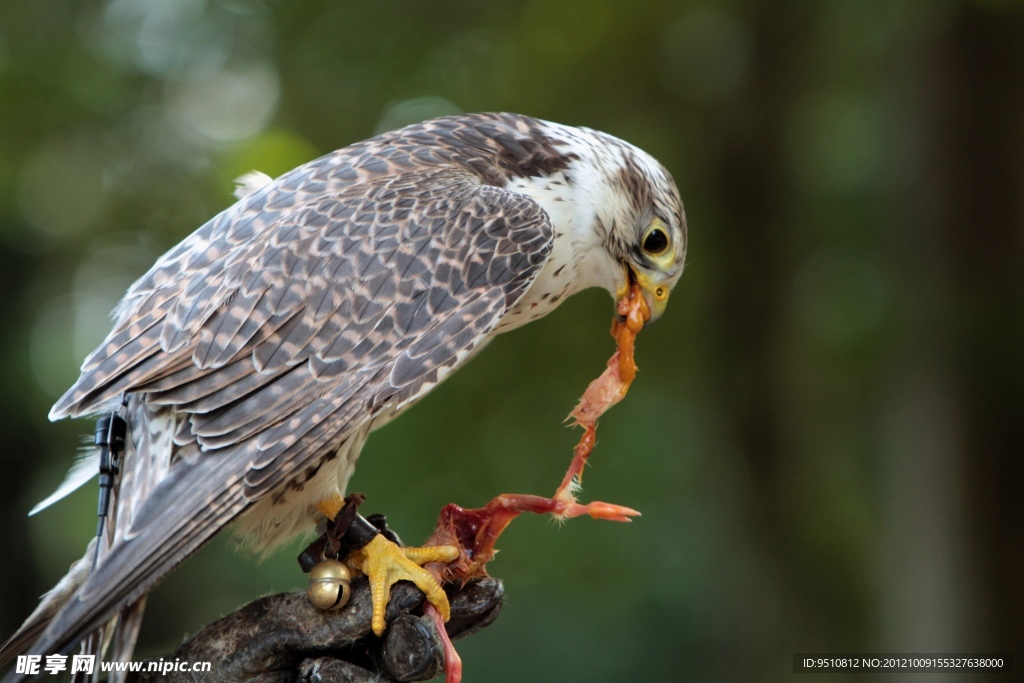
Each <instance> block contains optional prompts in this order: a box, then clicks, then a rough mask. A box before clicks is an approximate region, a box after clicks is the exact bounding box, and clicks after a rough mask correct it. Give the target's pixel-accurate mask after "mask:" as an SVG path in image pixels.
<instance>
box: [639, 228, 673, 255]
mask: <svg viewBox="0 0 1024 683" xmlns="http://www.w3.org/2000/svg"><path fill="white" fill-rule="evenodd" d="M666 250H668V233H666V232H665V231H664V230H663V229H662V228H660V227H658V226H657V225H655V226H654V227H652V228H651V229H650V230H648V231H647V234H646V235H644V251H646V252H647V254H648V255H649V256H661V255H662V254H664V253H665V251H666Z"/></svg>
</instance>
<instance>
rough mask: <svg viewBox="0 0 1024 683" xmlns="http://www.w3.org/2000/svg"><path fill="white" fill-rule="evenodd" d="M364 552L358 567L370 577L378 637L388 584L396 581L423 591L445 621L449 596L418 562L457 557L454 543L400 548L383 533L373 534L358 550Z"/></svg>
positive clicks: (380, 632)
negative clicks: (371, 538)
mask: <svg viewBox="0 0 1024 683" xmlns="http://www.w3.org/2000/svg"><path fill="white" fill-rule="evenodd" d="M360 552H361V553H362V554H363V560H362V563H361V564H362V566H361V570H362V572H363V573H364V574H366V576H367V577H369V579H370V597H371V601H372V603H373V620H372V622H371V626H372V628H373V632H374V633H375V634H377V635H378V636H381V635H383V634H384V630H385V629H386V628H387V622H386V621H385V618H384V613H385V610H386V609H387V606H388V598H389V597H390V595H391V586H393V585H394V584H395V583H396V582H398V581H412V582H413V583H414V584H415V585H416V587H417V588H419V589H420V590H421V591H423V593H424V595H426V596H427V600H428V601H429V602H430V604H432V605H434V607H435V608H437V611H438V612H439V613H440V614H441V616H442V618H444V620H445V621H448V619H449V617H450V616H451V608H450V606H449V604H448V596H447V595H446V594H445V592H444V589H443V588H441V585H440V584H439V583H438V581H437V579H436V578H434V575H433V574H431V573H430V572H428V571H427V570H426V569H424V568H423V567H421V566H420V565H422V564H425V563H427V562H452V561H453V560H455V559H456V558H458V556H459V550H458V549H457V548H455V547H454V546H450V545H448V546H431V547H426V548H400V547H399V546H398V545H396V544H395V543H393V542H391V541H389V540H388V539H387V538H385V537H384V535H383V534H378V535H377V536H374V537H373V540H371V541H370V542H369V543H368V544H366V546H364V547H363V548H362V550H361V551H360Z"/></svg>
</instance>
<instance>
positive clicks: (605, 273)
mask: <svg viewBox="0 0 1024 683" xmlns="http://www.w3.org/2000/svg"><path fill="white" fill-rule="evenodd" d="M575 132H577V133H578V132H579V131H578V129H577V130H576V131H575ZM573 142H574V144H573V146H575V141H573ZM588 142H589V141H588ZM593 142H594V144H597V143H598V141H597V140H595V141H593ZM600 161H601V160H598V159H595V158H594V150H593V148H592V147H591V146H590V145H586V148H584V149H581V150H580V158H579V159H577V160H575V161H573V162H572V163H571V164H570V165H569V167H568V168H567V169H566V170H565V171H564V172H562V171H559V172H557V173H555V174H553V175H550V176H541V177H532V178H515V179H513V180H512V181H511V182H510V183H509V184H508V186H507V189H509V190H512V191H513V192H518V193H520V194H524V195H526V196H528V197H530V198H532V199H534V200H535V201H536V202H537V203H538V204H540V206H541V208H543V209H544V211H546V212H547V214H548V217H549V218H550V219H551V224H552V227H553V228H554V231H555V239H554V244H553V245H552V249H551V255H550V256H549V257H548V261H547V263H546V264H545V265H544V268H543V269H542V270H541V272H540V273H539V274H538V275H537V279H536V280H534V282H533V284H532V285H531V286H530V289H529V290H528V291H527V293H526V294H525V295H524V296H523V298H522V299H521V300H520V301H519V302H518V303H517V304H516V306H515V307H514V308H513V309H512V310H511V311H510V312H509V313H508V314H507V315H506V316H505V318H504V319H503V320H502V322H501V324H500V325H499V326H498V331H501V332H505V331H508V330H510V329H514V328H516V327H519V326H520V325H525V324H526V323H528V322H530V321H531V320H536V319H537V318H541V317H543V316H545V315H547V314H548V313H550V312H551V311H553V310H554V309H555V308H557V307H558V305H559V304H561V303H562V302H563V301H565V300H566V299H567V298H569V297H570V296H572V295H573V294H576V293H577V292H580V291H582V290H584V289H588V288H590V287H602V288H604V289H606V290H608V291H609V292H612V293H614V291H615V289H616V287H617V286H618V282H619V280H620V279H621V277H622V266H621V265H620V264H619V263H618V262H617V261H615V259H613V258H612V257H611V255H610V254H609V253H608V247H607V241H606V238H607V231H608V230H610V229H611V225H610V223H608V222H607V221H608V220H609V219H608V217H609V216H615V215H617V213H618V211H616V209H617V208H618V207H616V206H614V203H615V202H618V201H624V199H620V198H619V196H618V195H619V193H618V192H616V191H614V189H613V188H612V184H611V179H610V176H609V172H608V171H607V170H606V169H607V167H606V166H604V165H603V164H602V163H600Z"/></svg>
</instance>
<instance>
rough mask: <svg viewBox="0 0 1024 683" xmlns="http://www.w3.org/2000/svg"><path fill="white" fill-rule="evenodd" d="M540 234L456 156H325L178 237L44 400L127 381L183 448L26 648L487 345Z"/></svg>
mask: <svg viewBox="0 0 1024 683" xmlns="http://www.w3.org/2000/svg"><path fill="white" fill-rule="evenodd" d="M351 149H353V148H350V150H351ZM339 154H340V153H339ZM336 156H337V155H336ZM416 156H417V152H415V151H412V152H411V153H410V156H409V157H406V160H405V163H406V165H411V164H416V163H417V162H416V160H415V157H416ZM436 156H442V157H443V156H444V153H443V152H442V151H436V155H435V156H434V157H433V158H431V161H430V163H431V166H432V167H433V168H435V169H436V167H437V160H436ZM354 180H359V181H360V182H358V183H354V182H353V181H354ZM551 242H552V229H551V225H550V223H549V220H548V217H547V215H546V214H545V213H544V212H543V210H541V209H540V207H539V206H538V205H537V204H536V203H535V202H534V201H533V200H530V199H528V198H526V197H524V196H521V195H518V194H515V193H512V192H508V191H506V190H503V189H500V188H497V187H493V186H488V185H483V184H481V181H480V179H479V177H478V176H477V175H475V174H473V173H470V172H468V171H466V170H464V169H463V170H458V169H455V168H453V167H448V168H444V169H442V170H440V171H436V172H435V173H433V175H431V174H425V173H423V172H420V173H402V174H398V175H392V176H387V175H380V170H379V168H378V167H377V166H376V165H372V164H371V165H370V166H365V165H364V166H362V167H361V168H360V169H357V168H354V167H353V166H352V165H351V164H350V163H349V162H347V161H346V160H345V159H344V158H332V157H325V158H323V159H320V160H317V161H316V162H311V164H309V165H307V166H306V167H300V169H297V170H296V171H293V172H292V173H290V174H288V175H286V176H283V177H282V178H280V179H278V181H276V182H274V183H271V184H269V185H268V186H266V187H264V188H262V189H260V190H258V191H256V192H254V193H253V194H252V195H249V196H248V197H246V198H245V199H244V200H242V201H240V202H239V203H238V204H236V205H235V206H233V207H231V208H230V209H228V210H227V211H225V212H224V213H222V214H221V215H219V216H218V217H216V218H215V219H213V220H212V221H210V223H208V224H207V225H206V226H204V227H203V228H201V229H200V230H198V231H197V232H196V233H194V234H193V235H192V236H191V237H189V238H188V239H187V240H186V241H185V242H184V243H183V244H182V245H179V246H178V247H177V248H175V249H174V250H172V251H171V252H169V253H168V254H167V255H166V256H164V257H163V258H162V259H161V260H160V261H158V262H157V264H156V265H155V266H154V268H153V269H152V270H151V271H150V272H149V273H147V274H146V276H144V277H143V278H142V279H141V280H140V281H139V283H136V285H134V286H133V287H132V289H131V290H129V294H128V296H127V297H126V300H125V302H124V303H123V304H122V308H121V314H120V317H119V320H118V322H117V325H116V326H115V331H114V332H113V333H112V334H111V337H109V338H108V340H107V341H106V342H105V343H104V344H103V345H102V346H101V347H100V349H98V350H97V352H96V353H95V354H94V356H93V357H91V359H90V362H89V364H88V367H87V369H86V370H85V372H83V374H82V376H81V378H80V379H79V380H78V382H77V383H76V384H75V385H74V386H73V387H72V388H71V389H70V390H69V391H68V392H67V394H65V396H64V397H63V398H62V399H61V400H60V401H59V402H58V403H57V405H56V406H55V407H54V410H53V412H52V413H51V415H52V416H54V417H60V416H65V415H81V414H86V413H89V412H90V411H93V410H95V409H96V407H97V406H99V405H102V404H103V403H104V402H105V401H108V400H110V399H112V398H114V397H116V396H117V395H119V394H120V393H121V392H122V391H124V392H128V393H129V394H135V395H133V396H132V397H131V400H132V401H133V402H136V401H146V402H148V403H151V404H164V405H165V406H168V407H169V408H171V409H172V410H173V411H175V414H177V415H179V416H180V419H182V421H183V422H184V421H187V422H188V428H187V429H186V428H185V426H184V424H181V423H179V424H178V425H177V427H176V431H175V432H174V435H173V441H174V443H175V444H177V445H178V447H179V448H180V449H181V453H182V455H181V456H180V457H177V458H176V459H175V460H174V461H173V462H172V464H171V467H170V470H169V471H168V472H167V474H166V477H165V478H163V480H162V481H160V482H159V484H157V485H156V486H155V487H154V488H152V490H151V491H150V492H149V495H148V496H147V498H146V499H145V500H144V501H141V502H139V503H138V504H137V507H136V510H135V513H134V514H133V517H132V519H131V524H130V528H129V529H128V530H126V532H125V534H124V535H123V536H122V537H121V538H120V539H118V541H117V542H115V543H114V545H113V546H112V548H111V549H110V552H109V553H108V554H107V555H106V556H105V557H104V558H103V559H102V560H101V562H100V565H99V566H98V567H97V569H96V571H95V572H94V573H93V575H92V576H90V577H89V579H88V581H87V582H86V583H85V584H84V585H83V587H82V588H81V590H80V591H79V592H78V594H76V596H75V598H74V599H72V600H71V601H70V602H69V604H68V606H67V607H66V608H65V609H64V611H63V612H61V614H60V615H58V617H57V618H56V619H55V620H54V622H53V623H52V624H51V625H50V627H49V628H48V629H47V631H46V632H45V633H44V634H43V636H42V637H41V639H40V640H39V641H38V642H37V643H36V644H35V645H34V646H33V648H32V649H33V651H35V652H43V651H45V652H47V653H49V652H55V651H59V650H61V649H63V648H65V647H67V646H68V645H69V644H70V643H72V642H74V641H75V640H76V639H78V638H79V637H81V635H82V634H83V633H87V632H89V631H90V630H92V629H95V628H96V627H97V626H98V625H99V624H101V623H103V621H104V620H105V619H107V618H108V617H109V616H110V615H111V614H113V613H115V612H116V611H117V610H118V609H120V608H121V607H123V606H124V605H126V604H128V603H130V602H131V601H132V600H135V599H137V598H138V597H139V596H141V595H142V594H144V593H145V592H146V591H147V590H148V589H149V588H151V587H152V585H153V584H154V583H155V582H156V581H158V580H159V579H160V578H161V577H162V576H163V575H164V574H166V573H167V572H168V571H170V569H171V568H173V567H174V566H175V565H176V564H177V563H179V562H180V561H181V560H182V559H184V558H185V557H186V556H187V555H189V554H190V553H192V552H193V551H195V550H196V549H197V548H198V547H199V546H201V545H202V544H203V543H205V542H206V541H207V540H208V539H209V538H210V537H212V536H213V535H214V534H215V533H217V531H219V530H220V529H221V528H222V527H223V526H225V525H226V524H228V523H229V522H230V521H231V520H232V519H234V518H235V517H236V516H238V515H239V514H240V513H241V512H242V511H244V510H245V509H246V508H247V507H248V506H250V505H252V504H253V503H254V502H255V501H257V500H259V499H261V498H263V497H264V496H266V495H271V494H273V493H274V491H275V490H278V489H279V488H280V487H281V486H282V485H284V484H286V483H287V482H288V481H289V480H290V479H291V478H292V477H294V476H296V475H297V474H298V473H301V472H302V471H304V469H305V468H307V467H308V466H310V465H311V464H315V463H318V462H320V460H321V459H323V458H324V457H326V456H328V455H330V453H331V452H332V451H333V449H336V448H337V447H338V444H339V443H340V442H341V441H342V440H344V439H345V438H347V437H348V435H350V434H351V433H353V432H354V431H355V430H357V429H361V428H364V425H365V424H366V423H367V422H368V421H369V420H371V419H372V418H373V416H374V415H375V414H376V413H377V412H378V411H380V410H382V409H383V408H384V407H386V406H389V407H393V408H398V407H400V406H401V405H402V404H404V403H406V402H408V401H411V400H414V399H415V398H416V397H418V396H419V395H421V394H422V393H424V392H426V391H428V390H429V389H430V388H431V387H432V386H434V385H435V384H436V383H437V382H439V381H440V380H441V379H443V377H444V376H445V375H446V374H447V373H448V372H450V371H451V370H452V369H454V368H455V367H456V366H457V365H458V363H459V362H461V361H462V360H464V359H465V358H466V357H467V356H468V355H469V354H470V353H471V351H472V350H473V349H474V348H475V347H476V346H478V345H479V344H481V343H482V342H483V341H484V340H486V338H487V337H488V335H489V333H490V332H491V331H492V330H493V329H494V328H495V327H496V326H497V325H498V323H499V321H500V320H501V318H502V316H503V315H504V314H505V313H506V312H507V311H508V309H509V308H510V307H511V306H512V305H513V304H514V303H515V302H516V301H517V300H518V299H519V298H520V297H521V296H522V294H523V293H524V292H525V291H526V289H527V288H528V287H529V285H530V284H531V283H532V281H533V279H534V277H535V276H536V275H537V273H538V272H539V270H540V268H541V267H542V265H543V263H544V262H545V260H546V258H547V255H548V253H549V252H550V248H551ZM138 321H145V323H139V322H138ZM126 331H127V332H128V333H127V334H126ZM133 331H135V332H138V334H137V335H136V336H134V337H133V336H132V334H131V332H133ZM190 438H191V439H192V440H191V441H189V439H190Z"/></svg>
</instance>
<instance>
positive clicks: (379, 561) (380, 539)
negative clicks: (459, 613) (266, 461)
mask: <svg viewBox="0 0 1024 683" xmlns="http://www.w3.org/2000/svg"><path fill="white" fill-rule="evenodd" d="M364 500H365V497H364V496H362V495H361V494H353V495H352V496H349V497H348V498H345V499H342V498H341V496H334V497H331V498H327V499H325V500H323V501H320V502H319V503H317V504H316V505H315V507H316V509H317V510H319V511H320V512H321V513H322V514H323V515H324V516H325V517H327V518H328V520H329V521H328V524H327V529H326V531H325V534H324V536H323V538H322V539H318V540H317V541H315V542H314V543H313V544H312V545H310V547H309V548H307V549H306V551H305V552H304V553H303V554H302V555H301V556H300V557H299V563H300V564H301V565H302V566H303V569H304V570H305V569H306V567H307V565H309V564H310V560H314V562H315V561H316V560H319V559H322V558H324V557H330V556H333V557H338V556H339V553H340V552H342V549H345V550H347V551H348V552H347V553H346V559H345V563H346V564H347V565H348V566H349V568H350V569H354V570H356V571H359V572H362V573H363V574H365V575H366V576H367V578H369V580H370V593H371V597H372V605H373V619H372V621H371V626H372V628H373V632H374V633H375V634H377V635H378V636H381V635H383V634H384V630H385V628H386V627H387V622H386V621H385V618H384V612H385V610H386V609H387V605H388V598H389V596H390V594H391V586H393V585H394V584H395V583H397V582H398V581H411V582H412V583H414V584H415V585H416V587H417V588H419V589H420V590H421V591H423V593H424V594H425V595H426V596H427V600H428V601H429V602H430V603H431V604H432V605H434V607H435V608H436V609H437V612H438V614H440V615H441V617H442V619H444V621H448V619H449V617H450V614H451V609H450V607H449V604H448V596H447V595H446V594H445V592H444V589H443V588H441V585H440V583H439V582H438V580H437V578H435V576H434V575H433V574H431V573H430V572H428V571H427V570H425V569H423V567H422V565H423V564H426V563H428V562H438V563H444V562H450V561H452V560H455V559H457V558H458V557H459V551H458V548H455V547H453V546H443V545H437V544H435V545H433V546H431V547H424V548H403V547H401V546H400V545H399V544H398V542H397V541H398V538H397V537H396V536H394V535H393V534H388V533H387V532H386V531H385V530H382V529H381V528H379V527H378V526H376V525H374V524H373V523H371V522H370V521H368V520H367V519H365V518H364V517H363V516H362V515H359V514H358V513H357V512H356V508H357V507H358V506H359V505H360V504H361V503H362V502H363V501H364ZM389 536H391V538H389ZM316 555H320V557H316V558H315V559H314V556H316ZM310 568H312V566H311V565H310Z"/></svg>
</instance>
